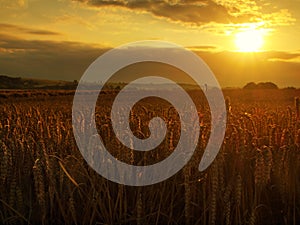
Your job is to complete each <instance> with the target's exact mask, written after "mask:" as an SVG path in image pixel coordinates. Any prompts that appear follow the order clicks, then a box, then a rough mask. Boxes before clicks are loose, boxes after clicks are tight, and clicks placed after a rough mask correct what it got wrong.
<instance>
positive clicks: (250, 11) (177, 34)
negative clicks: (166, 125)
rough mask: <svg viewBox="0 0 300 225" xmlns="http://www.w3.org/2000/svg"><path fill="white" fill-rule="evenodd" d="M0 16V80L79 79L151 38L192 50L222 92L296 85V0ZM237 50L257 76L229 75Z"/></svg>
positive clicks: (1, 2)
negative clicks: (262, 84)
mask: <svg viewBox="0 0 300 225" xmlns="http://www.w3.org/2000/svg"><path fill="white" fill-rule="evenodd" d="M0 10H1V14H0V21H1V23H0V62H1V64H2V65H1V69H0V74H8V75H12V76H25V77H26V76H27V77H43V78H49V79H58V78H60V79H69V80H70V79H71V80H72V79H79V78H80V76H81V75H82V72H83V71H84V70H85V69H86V67H87V66H88V65H89V64H90V63H91V62H92V61H93V60H94V59H95V58H96V57H97V56H99V55H100V54H101V53H102V52H104V51H105V49H108V48H111V47H115V46H118V45H121V44H125V43H127V42H133V41H138V40H149V39H155V40H156V39H157V40H165V41H170V42H175V43H177V44H179V45H182V46H185V47H188V48H190V49H192V50H194V51H196V52H197V54H199V55H200V56H201V57H203V59H204V60H205V61H206V62H207V63H208V64H209V66H210V67H211V68H212V70H213V71H214V72H215V73H216V76H217V77H218V79H220V80H221V85H222V86H241V85H243V84H244V83H245V82H247V81H265V80H267V79H268V80H270V79H271V81H273V80H274V82H276V81H277V82H279V83H278V85H279V86H286V85H289V86H293V85H296V86H300V81H299V78H298V77H299V72H298V71H300V66H299V64H300V42H299V36H300V24H299V19H300V1H297V0H284V1H282V0H263V1H258V0H246V1H238V0H193V1H191V0H189V1H181V0H178V1H173V0H164V1H157V0H150V1H140V0H131V1H125V0H115V1H110V0H105V1H104V0H12V1H10V0H0ZM238 52H241V53H240V54H242V55H243V54H246V53H245V52H249V54H253V53H251V52H255V54H256V56H255V58H256V59H255V60H257V66H255V65H253V67H254V68H259V71H258V73H259V74H260V76H259V77H257V74H252V75H251V74H249V72H248V71H249V70H248V69H247V68H246V67H245V68H244V69H242V70H245V71H247V73H248V74H247V76H244V75H243V76H242V77H236V76H238V75H237V71H236V70H234V68H231V66H230V62H231V61H232V60H233V59H234V58H235V57H236V54H238ZM247 57H248V56H247ZM247 57H246V58H247ZM249 57H250V58H251V57H252V56H249ZM240 58H244V57H243V56H240ZM58 59H59V60H60V61H58ZM59 62H64V63H63V65H64V66H62V65H61V63H59ZM25 63H26V64H25ZM224 63H225V64H224ZM240 63H241V66H238V67H242V66H243V65H244V66H246V63H244V62H240ZM28 64H30V66H28ZM221 64H222V71H223V72H222V73H220V71H221V69H220V68H219V66H220V65H221ZM249 64H250V65H252V64H253V62H251V63H249ZM72 65H73V67H77V69H75V68H74V69H73V67H72ZM45 67H49V68H50V69H49V70H46V71H45V70H44V68H45ZM278 67H279V68H281V69H280V70H279V72H280V73H281V74H279V72H276V71H278V69H275V68H278ZM18 68H19V69H18ZM266 68H267V69H266ZM250 70H252V69H250ZM262 71H263V72H266V73H270V74H265V75H263V74H262ZM268 71H269V72H268ZM274 71H275V72H276V74H271V73H274ZM254 72H257V71H253V73H254ZM217 73H218V74H217ZM232 74H235V75H234V76H233V75H232ZM229 75H230V80H228V79H227V80H226V78H225V77H227V76H229ZM281 76H284V77H285V79H283V78H281ZM222 82H223V83H222Z"/></svg>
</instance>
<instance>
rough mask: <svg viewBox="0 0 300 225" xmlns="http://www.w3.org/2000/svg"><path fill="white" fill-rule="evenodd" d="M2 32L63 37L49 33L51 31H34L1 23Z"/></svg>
mask: <svg viewBox="0 0 300 225" xmlns="http://www.w3.org/2000/svg"><path fill="white" fill-rule="evenodd" d="M0 31H1V32H10V33H25V34H34V35H61V34H60V33H57V32H53V31H49V30H40V29H32V28H28V27H23V26H19V25H14V24H8V23H0Z"/></svg>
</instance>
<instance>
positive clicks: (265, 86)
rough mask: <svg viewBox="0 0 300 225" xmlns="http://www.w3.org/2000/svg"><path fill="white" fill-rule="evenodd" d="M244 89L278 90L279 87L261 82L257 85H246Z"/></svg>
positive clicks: (251, 83) (252, 83)
mask: <svg viewBox="0 0 300 225" xmlns="http://www.w3.org/2000/svg"><path fill="white" fill-rule="evenodd" d="M243 89H278V86H277V85H276V84H274V83H272V82H260V83H257V84H256V83H254V82H250V83H248V84H246V85H245V86H244V87H243Z"/></svg>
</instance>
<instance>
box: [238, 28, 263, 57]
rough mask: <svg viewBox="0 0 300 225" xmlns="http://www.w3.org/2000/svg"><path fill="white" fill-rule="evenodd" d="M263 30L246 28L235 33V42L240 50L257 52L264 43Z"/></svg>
mask: <svg viewBox="0 0 300 225" xmlns="http://www.w3.org/2000/svg"><path fill="white" fill-rule="evenodd" d="M263 36H264V35H263V32H262V31H261V30H255V29H253V30H246V31H242V32H239V33H237V34H236V35H235V44H236V47H237V49H238V51H241V52H257V51H259V50H260V48H261V47H262V46H263V44H264V39H263Z"/></svg>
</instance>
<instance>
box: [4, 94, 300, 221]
mask: <svg viewBox="0 0 300 225" xmlns="http://www.w3.org/2000/svg"><path fill="white" fill-rule="evenodd" d="M189 94H190V96H192V97H193V100H194V102H195V103H196V105H197V108H198V111H199V115H200V121H201V124H200V126H201V132H200V139H199V142H198V146H197V149H196V151H195V154H194V155H193V157H192V159H191V160H190V162H189V163H188V164H187V165H186V166H185V167H184V168H183V169H182V170H181V171H180V172H178V173H177V174H175V175H174V176H172V177H171V178H169V179H168V180H166V181H163V182H161V183H158V184H154V185H150V186H144V187H132V186H124V185H120V184H116V183H113V182H110V181H108V180H106V179H105V178H103V177H101V176H100V175H98V174H97V173H96V172H95V171H94V170H93V169H92V168H90V167H89V166H88V165H87V163H86V162H85V161H84V159H83V158H82V156H81V154H80V152H79V150H78V148H77V146H76V143H75V139H74V135H73V130H72V99H73V92H72V91H16V92H11V91H6V92H5V91H2V92H1V93H0V158H1V161H0V183H1V185H0V223H1V224H138V225H141V224H226V225H227V224H249V225H254V224H286V225H288V224H293V225H296V224H300V188H299V187H300V101H299V98H298V100H296V97H300V90H224V95H225V96H226V99H227V100H226V103H227V113H228V118H227V129H226V137H225V139H224V143H223V145H222V148H221V150H220V152H219V154H218V156H217V158H216V160H215V161H214V162H213V164H212V165H211V166H210V167H209V168H208V169H207V170H205V171H204V172H199V171H198V164H199V162H200V159H201V156H202V153H203V150H204V148H205V146H206V143H207V140H208V137H209V128H210V118H209V109H208V106H207V102H206V101H205V98H204V96H203V95H202V94H199V93H198V92H197V91H195V92H193V91H190V93H189ZM115 95H116V93H115V92H113V91H112V92H109V91H107V92H105V93H103V94H101V95H100V97H101V101H100V103H101V105H99V106H98V107H97V109H96V112H97V115H96V118H97V119H96V121H97V124H99V126H98V127H97V128H98V133H99V134H100V135H101V137H102V139H103V142H104V143H105V144H106V146H107V148H108V149H109V150H110V151H111V153H112V154H113V155H114V156H115V157H117V158H118V159H120V160H122V161H124V162H128V163H132V164H136V165H144V164H149V163H150V164H151V163H154V162H157V161H159V160H162V159H164V158H165V157H167V156H168V155H169V154H170V152H171V151H172V149H174V147H175V146H176V144H177V142H178V136H179V134H180V123H179V121H178V115H177V113H176V111H174V109H173V108H172V107H171V106H170V105H169V104H168V103H167V102H164V101H160V100H158V99H148V100H147V101H146V102H145V103H144V104H143V103H140V105H137V106H136V107H135V108H133V109H132V114H131V117H130V118H131V121H130V123H131V125H132V126H131V128H132V130H133V132H136V134H137V136H139V135H140V137H141V138H145V137H147V135H149V130H148V129H147V127H148V126H147V125H148V124H147V122H148V121H149V119H150V118H151V117H153V116H154V115H156V114H157V115H159V116H162V117H163V118H164V119H165V121H167V124H168V126H167V128H168V133H167V135H166V138H165V140H164V141H163V143H162V144H161V145H160V146H159V148H158V149H156V150H153V151H150V152H149V153H148V152H147V153H145V154H142V153H136V152H134V151H131V150H130V149H127V148H125V147H124V146H122V145H121V144H120V142H118V140H116V138H115V136H114V133H113V131H112V129H111V124H110V118H109V108H110V106H111V103H112V101H113V97H114V96H115ZM100 106H101V107H100ZM85 122H86V124H87V123H88V121H85Z"/></svg>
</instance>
